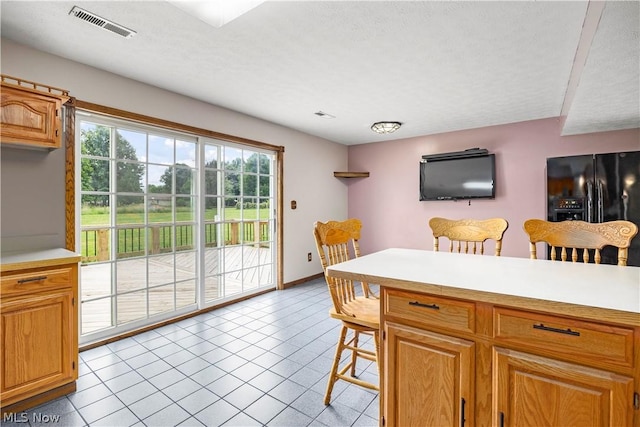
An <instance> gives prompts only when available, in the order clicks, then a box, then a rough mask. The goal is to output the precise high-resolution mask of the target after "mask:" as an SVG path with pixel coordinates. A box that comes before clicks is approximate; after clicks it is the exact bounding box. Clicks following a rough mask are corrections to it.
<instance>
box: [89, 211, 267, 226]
mask: <svg viewBox="0 0 640 427" xmlns="http://www.w3.org/2000/svg"><path fill="white" fill-rule="evenodd" d="M258 212H260V218H259V219H262V220H266V219H269V210H268V209H260V211H258V210H256V209H250V210H245V211H244V212H243V211H242V210H240V209H236V208H225V209H224V218H225V220H230V219H240V216H241V215H242V214H243V215H244V219H245V220H253V219H258ZM216 214H217V210H214V209H208V210H206V211H205V219H206V220H213V218H214V217H215V215H216ZM116 221H117V223H118V224H144V210H143V209H142V208H138V209H136V208H133V207H125V208H123V209H119V211H118V212H117V214H116ZM172 221H173V218H172V215H171V212H170V211H160V212H149V222H150V223H168V222H172ZM182 221H187V222H193V221H194V215H193V213H192V211H191V209H189V208H178V209H177V212H176V222H182ZM110 222H111V221H110V219H109V208H96V207H83V208H82V211H81V224H82V225H83V226H87V227H91V226H96V225H109V223H110Z"/></svg>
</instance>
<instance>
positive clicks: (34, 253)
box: [0, 248, 80, 271]
mask: <svg viewBox="0 0 640 427" xmlns="http://www.w3.org/2000/svg"><path fill="white" fill-rule="evenodd" d="M79 261H80V255H78V254H77V253H75V252H72V251H69V250H67V249H63V248H53V249H39V250H31V251H15V252H2V254H0V271H10V270H18V269H24V268H36V267H52V266H56V265H61V264H69V263H76V262H79Z"/></svg>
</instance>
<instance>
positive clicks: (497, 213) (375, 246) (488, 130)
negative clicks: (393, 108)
mask: <svg viewBox="0 0 640 427" xmlns="http://www.w3.org/2000/svg"><path fill="white" fill-rule="evenodd" d="M399 132H402V129H401V130H400V131H399ZM560 133H561V128H560V119H559V118H551V119H542V120H534V121H528V122H521V123H514V124H508V125H499V126H490V127H485V128H479V129H471V130H464V131H457V132H449V133H443V134H437V135H429V136H422V137H415V138H408V139H401V140H395V141H388V142H379V143H370V144H361V145H354V146H350V147H349V170H350V171H368V172H370V176H369V178H355V179H351V180H348V181H349V182H348V186H349V187H348V198H349V199H348V209H349V211H348V212H349V217H357V218H360V219H361V220H362V222H363V232H362V237H361V241H360V244H361V248H362V252H363V254H366V253H370V252H374V251H378V250H381V249H385V248H390V247H403V248H417V249H433V236H432V234H431V230H430V228H429V225H428V221H429V218H431V217H434V216H441V217H446V218H456V219H458V218H478V219H485V218H493V217H503V218H505V219H506V220H507V221H508V222H509V228H508V229H507V231H506V233H505V236H504V240H503V250H502V254H503V255H505V256H514V257H528V256H529V243H528V240H527V237H526V234H525V233H524V230H523V229H522V224H523V222H524V221H525V220H526V219H528V218H542V219H546V171H545V168H546V159H547V158H548V157H558V156H570V155H578V154H589V153H609V152H621V151H636V150H640V129H629V130H621V131H612V132H600V133H592V134H585V135H576V136H561V135H560ZM473 147H479V148H486V149H488V150H489V152H491V153H495V155H496V198H495V199H492V200H483V199H479V200H472V201H471V204H469V202H468V201H458V202H454V201H428V202H427V201H425V202H421V201H419V192H418V186H419V166H418V165H419V162H420V159H421V158H422V155H424V154H433V153H442V152H450V151H460V150H464V149H467V148H473ZM485 252H490V253H493V246H492V245H489V246H487V248H486V249H485Z"/></svg>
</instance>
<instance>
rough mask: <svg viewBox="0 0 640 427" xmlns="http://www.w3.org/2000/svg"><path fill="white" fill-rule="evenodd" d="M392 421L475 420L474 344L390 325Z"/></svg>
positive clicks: (388, 408)
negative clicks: (468, 418)
mask: <svg viewBox="0 0 640 427" xmlns="http://www.w3.org/2000/svg"><path fill="white" fill-rule="evenodd" d="M385 340H386V342H387V349H388V350H389V351H388V352H387V353H386V355H385V362H386V366H387V367H388V368H387V369H386V373H385V390H386V396H387V398H386V399H385V402H386V408H385V411H384V412H385V413H386V417H385V418H386V422H387V425H398V426H416V427H422V426H461V425H464V422H463V420H464V419H465V418H467V417H470V418H471V419H472V418H473V395H474V392H473V383H474V382H473V372H474V360H475V358H474V343H473V342H471V341H467V340H464V339H460V338H455V337H450V336H446V335H441V334H436V333H431V332H427V331H421V330H419V329H416V328H411V327H408V326H401V325H397V324H393V323H389V324H387V325H386V327H385Z"/></svg>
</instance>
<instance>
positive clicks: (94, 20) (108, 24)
mask: <svg viewBox="0 0 640 427" xmlns="http://www.w3.org/2000/svg"><path fill="white" fill-rule="evenodd" d="M69 15H73V16H75V17H76V18H78V19H82V20H83V21H86V22H88V23H90V24H92V25H95V26H97V27H100V28H102V29H104V30H107V31H111V32H112V33H116V34H117V35H119V36H122V37H125V38H131V37H133V36H135V35H136V32H135V31H133V30H130V29H128V28H127V27H123V26H122V25H119V24H116V23H115V22H113V21H109V20H108V19H104V18H101V17H100V16H98V15H96V14H95V13H91V12H89V11H88V10H84V9H82V8H79V7H78V6H73V8H72V9H71V11H70V12H69Z"/></svg>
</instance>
